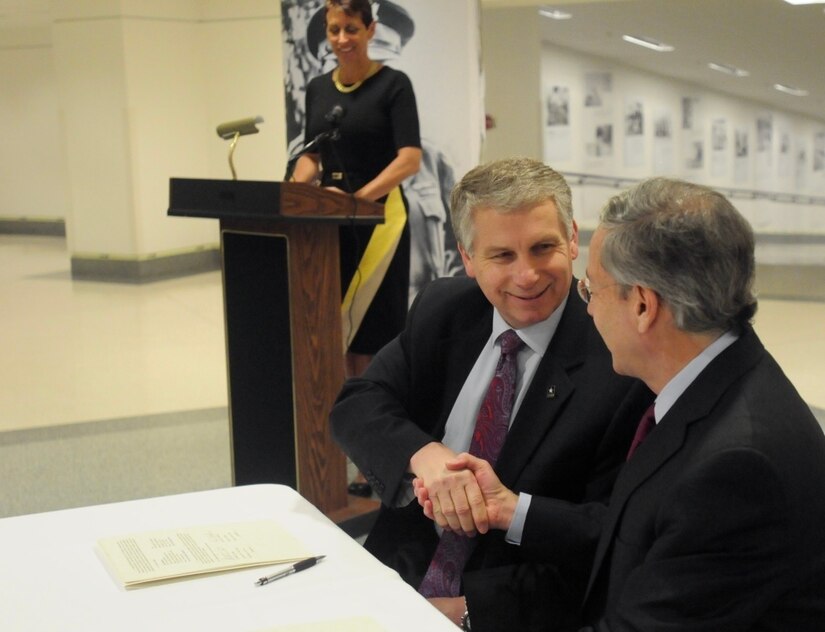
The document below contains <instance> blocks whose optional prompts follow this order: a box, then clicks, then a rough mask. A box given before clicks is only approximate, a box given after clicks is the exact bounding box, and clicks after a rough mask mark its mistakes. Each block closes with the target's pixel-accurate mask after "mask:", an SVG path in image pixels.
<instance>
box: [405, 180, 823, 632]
mask: <svg viewBox="0 0 825 632" xmlns="http://www.w3.org/2000/svg"><path fill="white" fill-rule="evenodd" d="M754 268H755V265H754V241H753V233H752V230H751V228H750V226H749V225H748V223H747V221H746V220H745V219H744V218H743V217H742V216H741V215H740V214H739V213H738V212H737V211H736V209H735V208H734V207H733V206H732V205H731V204H730V202H729V201H727V200H726V199H725V198H724V197H723V196H722V195H720V194H718V193H716V192H714V191H712V190H710V189H707V188H705V187H701V186H698V185H695V184H688V183H685V182H679V181H674V180H667V179H654V180H650V181H646V182H644V183H642V184H640V185H637V186H636V187H635V188H633V189H631V190H630V191H628V192H626V193H624V194H621V195H619V196H616V197H615V198H613V199H612V200H611V201H610V202H609V203H608V204H607V206H606V208H605V210H604V211H603V213H602V219H601V224H600V226H599V228H598V229H597V230H596V232H595V233H594V235H593V239H592V241H591V244H590V258H589V262H588V267H587V275H586V276H585V278H584V279H583V280H582V281H581V282H580V291H581V293H582V297H583V298H584V299H585V301H586V302H587V303H588V312H589V313H590V314H591V315H592V316H593V320H594V322H595V325H596V328H597V329H598V330H599V333H600V334H601V335H602V337H603V338H604V340H605V342H606V344H607V347H608V348H609V349H610V352H611V354H612V357H613V366H614V368H615V369H616V371H617V372H619V373H621V374H624V375H632V376H636V377H639V378H641V379H642V380H643V381H644V382H645V383H646V384H647V385H648V386H649V387H650V388H651V390H653V391H654V392H655V393H656V394H657V397H656V402H655V408H654V411H653V413H654V417H653V419H654V421H655V423H654V425H652V426H650V427H651V428H652V430H649V434H647V436H646V437H645V436H644V433H643V432H640V433H639V434H638V437H639V440H640V441H641V443H639V444H638V447H637V448H636V449H635V451H633V452H632V454H631V455H630V457H629V458H628V462H627V464H626V465H625V467H624V468H623V469H622V471H621V473H620V474H619V477H618V479H617V481H616V485H615V487H614V490H613V493H612V495H611V497H610V501H609V505H608V506H607V507H604V506H600V505H598V504H587V505H579V506H576V505H571V504H570V503H568V502H564V501H561V500H557V499H552V500H551V499H548V498H537V497H534V498H533V499H532V500H533V501H532V503H531V507H530V514H529V517H528V520H527V523H526V525H525V528H524V533H523V537H522V541H521V548H522V549H523V554H524V555H525V556H530V555H532V556H535V557H537V558H540V559H549V560H554V561H556V562H557V563H558V564H559V565H560V566H561V567H562V568H564V566H565V565H566V564H570V563H575V560H571V559H570V557H569V555H570V552H571V551H579V552H580V551H582V550H587V549H588V548H594V547H595V551H596V552H595V558H594V564H593V569H592V573H591V576H590V580H589V585H588V589H587V593H586V600H585V601H584V620H585V621H587V622H588V623H589V626H590V627H587V628H584V629H586V630H598V631H600V632H607V631H612V632H618V631H630V630H672V631H674V632H675V631H685V632H687V631H690V632H697V631H703V630H708V631H710V630H713V631H717V630H724V631H725V632H728V631H731V630H754V631H756V630H759V631H776V632H779V631H783V632H786V631H791V630H793V632H815V631H820V630H823V629H825V436H823V433H822V430H821V428H820V427H819V425H818V424H817V422H816V419H815V418H814V417H813V415H812V414H811V411H810V409H809V408H808V407H807V406H806V405H805V403H804V402H803V401H802V399H801V398H800V396H799V394H798V393H797V392H796V390H795V389H794V387H793V386H792V385H791V383H790V382H789V381H788V379H787V378H786V377H785V375H784V374H783V372H782V370H781V369H780V367H779V366H778V365H777V364H776V362H775V361H774V359H773V358H772V357H771V355H770V354H769V353H768V352H767V351H766V350H765V349H764V347H763V346H762V343H761V342H760V341H759V338H758V337H757V335H756V334H755V333H754V331H753V329H752V328H751V325H750V320H751V318H752V317H753V315H754V314H755V312H756V298H755V297H754V294H753V283H754ZM788 325H789V326H792V323H788ZM640 431H641V425H640ZM634 443H635V442H634ZM451 467H454V468H463V467H470V468H471V469H472V470H473V471H474V472H475V474H476V477H477V480H478V481H479V482H480V486H481V489H482V493H483V494H484V495H485V500H486V504H487V509H488V523H489V525H490V526H492V527H493V528H498V529H503V528H507V525H508V522H509V518H508V515H509V513H510V511H511V509H512V507H513V506H514V505H515V502H516V499H515V496H514V495H512V494H510V493H509V492H508V491H507V490H506V489H505V488H504V487H503V486H502V485H501V484H500V482H499V481H498V480H497V478H496V476H495V474H494V473H493V471H492V470H491V469H490V467H489V465H487V464H486V463H484V462H482V461H479V460H478V459H474V458H473V457H469V456H462V457H460V458H459V459H458V460H457V461H455V462H454V463H452V464H451ZM425 491H426V490H424V488H421V489H420V490H419V498H421V499H422V500H423V503H424V505H425V509H426V507H427V502H428V501H427V499H426V493H425ZM427 511H428V512H429V513H431V509H427ZM537 599H540V597H537ZM547 623H548V625H547V629H558V626H556V625H553V623H552V622H550V621H548V622H547Z"/></svg>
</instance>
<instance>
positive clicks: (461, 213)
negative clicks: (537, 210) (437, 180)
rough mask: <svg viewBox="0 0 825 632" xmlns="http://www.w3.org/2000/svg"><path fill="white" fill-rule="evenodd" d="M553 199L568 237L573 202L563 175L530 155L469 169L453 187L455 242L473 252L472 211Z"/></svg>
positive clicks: (511, 207) (506, 208)
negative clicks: (529, 156)
mask: <svg viewBox="0 0 825 632" xmlns="http://www.w3.org/2000/svg"><path fill="white" fill-rule="evenodd" d="M549 200H552V201H553V202H555V204H556V208H557V209H558V210H559V219H560V220H561V223H562V225H563V226H564V228H565V230H566V232H567V237H568V239H569V238H570V237H571V236H572V234H573V205H572V201H571V195H570V187H569V186H568V184H567V181H566V180H565V179H564V177H563V176H562V175H561V174H560V173H558V172H556V171H554V170H553V169H551V168H550V167H548V166H547V165H545V164H544V163H543V162H540V161H538V160H533V159H531V158H505V159H503V160H496V161H493V162H488V163H486V164H483V165H479V166H478V167H475V168H474V169H471V170H470V171H468V172H467V174H466V175H465V176H464V177H463V178H462V179H461V181H460V182H459V183H458V184H456V185H455V187H453V191H452V194H451V196H450V220H451V222H452V225H453V233H454V234H455V237H456V239H457V240H458V243H459V244H461V246H462V247H463V248H464V250H465V251H466V252H467V253H468V254H472V252H473V237H474V236H475V227H474V221H473V212H474V211H475V210H476V209H478V208H490V209H493V210H494V211H496V212H497V213H509V212H511V211H514V210H517V209H522V208H529V207H531V206H535V205H537V204H541V203H544V202H547V201H549Z"/></svg>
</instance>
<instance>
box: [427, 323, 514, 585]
mask: <svg viewBox="0 0 825 632" xmlns="http://www.w3.org/2000/svg"><path fill="white" fill-rule="evenodd" d="M498 341H499V343H500V345H501V357H499V360H498V364H497V365H496V372H495V375H493V379H492V381H491V382H490V386H489V387H488V388H487V394H486V395H485V396H484V401H483V402H482V404H481V409H480V410H479V411H478V417H476V427H475V430H474V431H473V440H472V442H471V443H470V454H472V455H474V456H477V457H478V458H480V459H484V460H485V461H489V463H490V465H492V466H495V464H496V460H497V459H498V455H499V452H501V446H502V445H504V440H505V439H506V438H507V429H508V427H509V425H510V414H511V413H512V411H513V403H514V402H515V398H516V375H517V362H516V356H517V355H518V351H519V349H521V347H522V346H524V342H523V341H522V340H521V338H519V337H518V334H516V332H515V331H513V330H512V329H508V330H507V331H505V332H504V333H503V334H501V335H500V336H499V337H498ZM475 542H476V540H475V538H468V537H466V536H463V535H458V534H455V533H453V532H451V531H445V532H444V533H442V534H441V540H440V541H439V543H438V547H436V550H435V554H434V555H433V559H432V561H431V562H430V566H429V568H428V569H427V573H426V575H424V580H423V581H422V582H421V586H420V587H419V589H418V592H420V593H421V594H422V595H424V596H425V597H457V596H458V595H459V591H460V589H461V573H462V571H463V570H464V565H465V564H466V563H467V560H468V559H469V557H470V553H472V551H473V546H474V545H475Z"/></svg>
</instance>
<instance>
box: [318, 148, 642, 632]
mask: <svg viewBox="0 0 825 632" xmlns="http://www.w3.org/2000/svg"><path fill="white" fill-rule="evenodd" d="M451 220H452V223H453V229H454V231H455V234H456V237H457V240H458V242H459V244H460V246H459V249H460V254H461V256H462V260H463V263H464V266H465V269H466V271H467V274H468V276H469V277H470V278H449V279H438V280H435V281H433V282H432V283H431V284H429V285H427V286H426V287H425V288H424V289H423V290H422V291H421V292H420V294H419V295H418V297H417V299H416V301H415V302H414V304H413V306H412V307H411V309H410V313H409V316H408V319H407V325H406V328H405V330H404V331H403V332H402V333H401V334H400V336H399V337H398V338H397V339H396V340H394V341H393V342H391V343H390V344H389V345H387V346H386V347H385V348H384V349H382V350H381V351H380V352H379V353H378V354H377V355H376V357H375V358H374V360H373V361H372V363H371V365H370V366H369V368H368V369H367V371H366V372H365V373H364V374H363V376H361V377H359V378H355V379H351V380H349V381H348V382H347V383H346V385H345V386H344V388H343V390H342V392H341V394H340V396H339V398H338V400H337V402H336V404H335V406H334V408H333V410H332V412H331V423H332V430H333V434H334V436H335V438H336V440H337V441H338V442H339V443H340V444H341V445H342V446H343V448H344V450H345V451H346V452H347V454H348V455H349V457H350V458H351V459H352V460H353V462H354V463H355V464H356V465H357V466H358V468H359V469H360V470H361V471H362V472H363V473H364V475H365V476H366V478H367V480H368V481H369V483H370V485H371V486H372V488H373V489H374V490H375V491H376V492H377V493H378V494H379V495H380V497H381V500H382V508H381V511H380V515H379V517H378V519H377V521H376V524H375V526H374V527H373V529H372V531H371V533H370V535H369V537H368V539H367V542H366V547H367V549H369V550H370V551H371V552H373V553H374V554H375V555H376V556H377V557H378V558H379V559H381V560H382V561H383V562H385V563H386V564H388V565H389V566H391V567H393V568H395V569H396V570H398V571H399V573H400V574H401V576H402V577H403V578H404V579H405V580H406V581H408V582H409V583H410V584H412V585H413V586H415V587H417V588H418V587H419V585H420V584H421V583H422V578H423V577H424V576H425V572H426V571H427V570H428V567H429V566H430V565H431V561H432V560H433V556H434V551H435V550H436V547H437V546H438V545H439V531H437V530H436V528H434V526H433V523H432V522H431V521H429V520H428V519H427V518H426V517H425V516H424V515H423V512H422V510H421V508H420V506H419V505H418V504H417V503H416V502H415V499H414V495H413V491H412V487H411V480H412V479H413V478H414V477H419V478H420V479H421V480H423V481H425V482H426V484H427V485H428V488H429V490H430V492H431V498H432V499H433V500H434V501H435V505H436V515H437V519H438V522H439V525H440V526H441V527H447V528H448V530H453V531H461V532H464V533H468V534H470V535H476V530H477V531H478V535H477V537H476V538H475V540H474V542H475V547H474V549H473V551H472V554H471V556H470V558H469V561H467V562H466V565H465V566H463V569H459V570H463V573H462V574H461V576H460V579H461V585H460V586H459V589H458V592H457V594H450V591H445V593H438V592H427V591H424V590H423V589H422V593H424V594H426V595H428V596H431V597H432V602H433V603H434V605H436V606H437V607H439V608H440V609H441V610H442V611H443V612H444V613H445V614H446V615H447V616H449V617H450V618H451V619H452V620H454V621H455V622H456V623H459V621H460V619H462V618H463V619H464V621H465V624H466V620H467V617H466V616H464V617H462V615H464V614H466V613H468V612H469V613H472V629H473V630H476V632H478V631H482V632H483V631H484V630H495V629H501V626H502V625H505V626H506V625H512V626H514V627H513V629H516V628H517V629H520V630H528V629H540V628H541V627H542V626H543V621H544V620H545V619H546V618H547V616H549V613H550V612H554V613H555V616H560V615H559V612H560V611H561V610H563V609H564V608H565V607H567V605H568V604H569V603H575V602H576V599H577V595H578V598H580V595H581V592H582V591H583V589H584V586H585V582H586V577H587V574H586V571H587V569H588V568H589V565H590V557H585V558H583V559H581V560H580V564H579V569H576V570H573V571H571V572H569V573H566V574H565V575H564V577H563V578H562V577H560V576H559V574H558V569H557V568H555V566H553V565H547V564H532V563H522V562H525V559H524V558H523V556H522V555H521V550H520V549H519V547H517V546H513V545H511V544H508V543H507V542H506V541H505V534H504V533H500V532H499V533H486V534H485V531H486V530H487V529H486V526H485V520H486V517H485V516H486V514H485V510H484V504H483V499H482V498H481V495H480V491H479V489H478V486H477V484H476V482H475V478H474V476H473V475H472V473H471V472H469V471H449V470H447V469H446V468H445V467H444V464H445V462H447V461H449V460H451V459H453V458H454V457H455V456H456V454H457V453H459V452H461V451H465V450H468V448H469V446H470V444H471V437H472V435H473V434H474V429H475V428H476V416H477V413H478V411H479V408H480V407H481V403H482V399H483V398H484V394H485V391H486V386H487V384H489V383H490V379H491V376H492V375H493V373H494V371H495V370H496V360H497V358H498V357H499V353H500V352H499V343H498V342H497V339H498V337H499V334H501V333H502V332H503V331H505V330H508V329H512V330H515V331H516V333H517V334H518V336H519V338H520V339H521V340H522V341H523V342H524V343H525V344H524V347H523V348H522V350H521V351H519V352H518V356H517V360H518V371H517V375H518V381H517V383H516V385H515V397H514V408H513V412H512V414H511V415H510V416H509V420H508V421H509V424H510V426H509V432H508V433H507V435H506V440H505V441H504V443H503V447H502V448H501V452H500V454H499V456H498V460H497V465H496V471H497V472H498V474H499V475H500V476H501V478H502V480H504V481H505V482H506V483H507V484H508V485H510V486H511V487H512V488H514V489H517V490H519V491H520V492H524V493H523V494H522V497H521V500H522V507H521V508H520V514H519V515H521V516H524V515H526V514H527V513H528V510H529V501H530V496H529V495H530V494H543V495H552V496H555V497H559V498H564V499H566V500H568V501H571V502H581V501H584V500H587V499H604V498H606V497H607V495H608V494H609V492H610V489H611V488H612V484H613V481H614V479H615V472H616V470H617V468H618V467H619V465H620V464H621V462H622V461H623V459H624V454H625V453H626V451H627V447H628V445H629V443H630V439H631V438H632V435H633V431H634V428H635V422H636V419H638V416H639V415H640V414H641V412H642V411H643V410H644V408H645V407H646V406H647V405H648V404H649V403H650V401H652V394H651V393H650V392H649V391H648V390H647V389H646V388H645V387H644V386H643V385H642V384H641V383H639V382H638V381H636V380H632V379H630V378H622V377H619V376H617V375H616V374H615V373H614V372H613V371H612V369H611V367H610V356H609V353H608V351H607V349H606V347H605V346H604V344H603V343H602V342H601V340H600V338H599V336H598V334H597V332H596V330H595V329H594V327H593V324H592V321H591V319H590V318H589V317H588V316H587V314H586V310H585V306H584V304H583V303H582V302H581V301H580V300H579V298H578V297H577V296H576V295H575V292H576V290H575V287H574V284H573V272H572V262H573V259H575V258H576V256H577V255H578V233H577V228H576V224H575V222H574V221H573V218H572V209H571V196H570V189H569V187H568V186H567V183H566V182H565V181H564V178H563V177H562V176H560V175H559V174H558V173H556V172H555V171H553V170H552V169H550V168H549V167H547V166H545V165H544V164H542V163H540V162H538V161H534V160H528V159H509V160H503V161H498V162H494V163H490V164H487V165H482V166H480V167H477V168H475V169H473V170H471V171H470V172H469V173H468V174H467V175H466V176H465V177H464V178H463V179H462V180H461V182H459V184H458V185H457V186H456V187H455V189H454V191H453V194H452V196H451ZM519 537H520V526H519V525H518V524H517V525H516V526H515V527H514V528H513V529H512V530H511V531H510V532H508V533H507V534H506V539H507V540H510V541H516V542H517V541H518V539H519ZM528 560H529V558H528ZM538 587H543V590H544V594H549V593H548V591H549V592H552V593H553V595H554V598H553V599H546V600H545V602H544V605H543V609H542V610H541V611H539V610H535V611H530V612H527V611H522V610H521V609H520V608H519V603H520V600H521V599H522V597H523V595H525V594H532V593H533V592H535V591H536V590H537V589H538ZM491 591H492V592H494V593H495V599H490V594H491ZM465 598H466V599H465Z"/></svg>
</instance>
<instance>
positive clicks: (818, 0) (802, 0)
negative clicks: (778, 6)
mask: <svg viewBox="0 0 825 632" xmlns="http://www.w3.org/2000/svg"><path fill="white" fill-rule="evenodd" d="M785 2H787V3H788V4H825V0H785Z"/></svg>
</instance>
